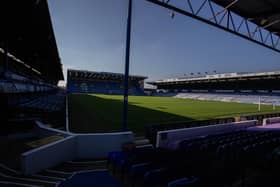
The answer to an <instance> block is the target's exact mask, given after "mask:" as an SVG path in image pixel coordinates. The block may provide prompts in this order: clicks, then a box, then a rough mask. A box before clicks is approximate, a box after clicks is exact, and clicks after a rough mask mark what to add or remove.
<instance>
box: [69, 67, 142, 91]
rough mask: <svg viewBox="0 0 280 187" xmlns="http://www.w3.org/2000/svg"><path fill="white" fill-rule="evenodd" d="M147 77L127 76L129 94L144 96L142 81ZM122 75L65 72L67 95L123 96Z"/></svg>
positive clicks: (79, 71)
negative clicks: (96, 94)
mask: <svg viewBox="0 0 280 187" xmlns="http://www.w3.org/2000/svg"><path fill="white" fill-rule="evenodd" d="M146 78H147V77H143V76H129V91H128V92H129V94H130V95H144V80H145V79H146ZM123 82H124V75H123V74H120V73H109V72H94V71H82V70H69V69H68V71H67V91H68V93H70V94H71V93H98V94H115V95H116V94H117V95H121V94H123V90H124V86H123Z"/></svg>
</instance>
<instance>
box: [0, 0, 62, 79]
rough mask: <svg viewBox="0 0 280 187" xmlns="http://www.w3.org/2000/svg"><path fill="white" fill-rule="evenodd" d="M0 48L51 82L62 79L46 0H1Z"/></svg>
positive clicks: (60, 65)
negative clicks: (6, 50)
mask: <svg viewBox="0 0 280 187" xmlns="http://www.w3.org/2000/svg"><path fill="white" fill-rule="evenodd" d="M0 16H1V18H2V19H1V29H0V48H2V49H4V50H5V49H8V52H9V53H10V54H11V55H13V56H15V57H16V58H18V59H20V60H21V61H22V62H24V63H25V64H27V65H29V66H31V67H32V68H34V69H36V70H37V71H39V72H40V73H41V75H42V77H43V78H45V79H48V80H50V81H58V80H63V72H62V64H61V61H60V57H59V54H58V49H57V45H56V41H55V36H54V31H53V27H52V22H51V17H50V13H49V9H48V4H47V0H1V2H0Z"/></svg>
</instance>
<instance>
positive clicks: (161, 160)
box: [108, 131, 280, 187]
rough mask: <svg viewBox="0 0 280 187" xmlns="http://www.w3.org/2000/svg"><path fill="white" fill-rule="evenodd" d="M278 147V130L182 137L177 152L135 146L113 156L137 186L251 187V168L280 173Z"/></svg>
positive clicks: (115, 168)
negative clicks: (233, 186)
mask: <svg viewBox="0 0 280 187" xmlns="http://www.w3.org/2000/svg"><path fill="white" fill-rule="evenodd" d="M279 146H280V134H279V133H274V132H247V131H238V132H232V133H227V134H220V135H213V136H207V137H205V138H198V139H194V140H182V141H181V142H180V146H179V147H178V149H177V150H166V149H134V150H131V151H124V152H114V153H110V154H109V155H108V159H109V165H110V168H112V170H113V171H114V173H115V175H117V176H120V177H121V179H123V180H125V181H128V182H129V183H130V184H131V185H132V186H148V187H150V186H151V187H152V186H153V187H156V186H157V187H160V186H199V187H200V186H232V185H233V184H237V183H238V184H243V185H244V186H246V183H248V184H251V183H254V179H253V176H252V172H248V171H252V170H253V171H255V173H257V174H258V175H260V176H263V175H266V176H272V177H270V180H275V179H276V176H279V174H278V172H277V169H276V167H275V166H276V165H277V166H279V165H280V164H279V155H280V151H279V150H280V148H279ZM273 176H275V177H273ZM266 179H267V178H259V180H262V182H260V184H263V182H264V181H265V180H266ZM248 181H249V182H248ZM254 184H255V183H254ZM255 185H258V184H255Z"/></svg>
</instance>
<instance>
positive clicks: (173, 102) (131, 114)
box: [68, 94, 280, 134]
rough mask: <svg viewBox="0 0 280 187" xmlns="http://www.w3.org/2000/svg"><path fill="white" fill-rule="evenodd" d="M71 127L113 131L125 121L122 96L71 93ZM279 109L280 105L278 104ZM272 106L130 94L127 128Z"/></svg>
mask: <svg viewBox="0 0 280 187" xmlns="http://www.w3.org/2000/svg"><path fill="white" fill-rule="evenodd" d="M68 99H69V128H70V131H72V132H82V133H89V132H112V131H118V130H120V128H121V124H122V107H123V105H122V99H123V97H122V96H117V95H95V94H74V95H69V97H68ZM276 111H280V107H276ZM276 111H274V110H273V108H272V106H271V105H270V106H269V105H262V106H261V111H260V112H258V105H254V104H241V103H229V102H218V101H201V100H192V99H179V98H172V97H150V96H129V106H128V128H129V129H130V130H132V131H134V132H136V133H139V134H142V133H143V132H144V126H145V125H148V124H156V123H161V122H175V121H176V122H177V121H188V120H198V119H211V118H220V117H232V116H240V115H245V114H257V113H268V112H276Z"/></svg>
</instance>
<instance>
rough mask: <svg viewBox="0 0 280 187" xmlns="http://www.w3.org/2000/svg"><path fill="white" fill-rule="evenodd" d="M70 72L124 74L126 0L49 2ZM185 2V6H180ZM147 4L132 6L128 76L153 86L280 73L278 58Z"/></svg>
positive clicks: (142, 1)
mask: <svg viewBox="0 0 280 187" xmlns="http://www.w3.org/2000/svg"><path fill="white" fill-rule="evenodd" d="M48 2H49V7H50V12H51V17H52V21H53V26H54V31H55V35H56V40H57V45H58V48H59V53H60V57H61V60H62V63H63V66H64V72H65V70H66V69H67V68H72V69H82V70H90V71H107V72H119V73H123V72H124V56H125V35H126V33H125V31H126V17H127V2H128V0H49V1H48ZM181 2H182V1H181ZM169 14H170V12H169V11H168V10H166V9H163V8H161V7H158V6H155V5H154V4H151V3H149V2H146V1H145V0H134V5H133V19H132V21H133V23H132V41H131V42H132V43H131V66H130V73H131V74H137V75H145V76H148V77H149V80H156V79H162V78H169V77H179V76H183V75H184V74H190V73H191V72H194V73H197V72H213V70H216V71H217V72H219V73H223V72H259V71H275V70H280V54H279V53H276V52H274V51H272V50H270V49H266V48H264V47H262V46H259V45H257V44H254V43H252V42H250V41H247V40H244V39H242V38H239V37H237V36H234V35H232V34H230V33H227V32H225V31H222V30H219V29H217V28H214V27H211V26H209V25H207V24H204V23H202V22H199V21H196V20H193V19H192V18H189V17H184V16H181V15H175V18H174V19H171V17H170V16H169Z"/></svg>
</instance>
